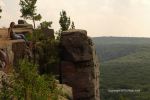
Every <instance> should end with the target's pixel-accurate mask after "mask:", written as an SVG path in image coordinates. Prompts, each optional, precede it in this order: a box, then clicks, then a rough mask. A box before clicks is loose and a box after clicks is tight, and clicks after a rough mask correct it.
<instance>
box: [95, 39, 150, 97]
mask: <svg viewBox="0 0 150 100" xmlns="http://www.w3.org/2000/svg"><path fill="white" fill-rule="evenodd" d="M94 39H95V38H94ZM98 40H99V41H98ZM102 40H103V42H102ZM111 40H113V41H111ZM119 41H120V42H119ZM94 42H95V44H96V49H97V53H98V54H99V56H100V59H101V66H100V72H101V74H100V84H101V87H100V91H101V100H150V39H148V38H116V37H115V38H113V37H100V38H96V39H95V40H94ZM120 89H130V90H140V92H118V93H112V92H108V90H120Z"/></svg>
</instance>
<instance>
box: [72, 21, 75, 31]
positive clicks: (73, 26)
mask: <svg viewBox="0 0 150 100" xmlns="http://www.w3.org/2000/svg"><path fill="white" fill-rule="evenodd" d="M71 29H75V25H74V22H73V21H72V23H71Z"/></svg>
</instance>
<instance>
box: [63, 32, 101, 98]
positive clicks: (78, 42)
mask: <svg viewBox="0 0 150 100" xmlns="http://www.w3.org/2000/svg"><path fill="white" fill-rule="evenodd" d="M61 49H62V50H61V73H62V83H64V84H67V85H69V86H71V87H72V89H73V97H74V100H100V95H99V61H98V59H97V55H96V52H95V47H94V44H93V43H92V40H91V39H90V38H89V37H88V36H87V32H86V31H85V30H69V31H65V32H63V33H62V34H61Z"/></svg>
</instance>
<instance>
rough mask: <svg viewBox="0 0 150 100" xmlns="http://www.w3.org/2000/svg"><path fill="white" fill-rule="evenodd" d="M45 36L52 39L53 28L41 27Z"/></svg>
mask: <svg viewBox="0 0 150 100" xmlns="http://www.w3.org/2000/svg"><path fill="white" fill-rule="evenodd" d="M42 32H43V33H44V35H45V37H47V38H52V39H54V38H55V36H54V29H48V28H42Z"/></svg>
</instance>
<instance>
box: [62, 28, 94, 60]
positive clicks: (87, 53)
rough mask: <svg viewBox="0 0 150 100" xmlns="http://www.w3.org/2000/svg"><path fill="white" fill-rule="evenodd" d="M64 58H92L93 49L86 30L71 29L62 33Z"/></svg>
mask: <svg viewBox="0 0 150 100" xmlns="http://www.w3.org/2000/svg"><path fill="white" fill-rule="evenodd" d="M61 48H62V58H63V60H65V61H72V62H84V61H89V60H92V49H91V47H90V41H89V39H88V38H87V32H86V31H85V30H69V31H65V32H63V33H62V34H61Z"/></svg>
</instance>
